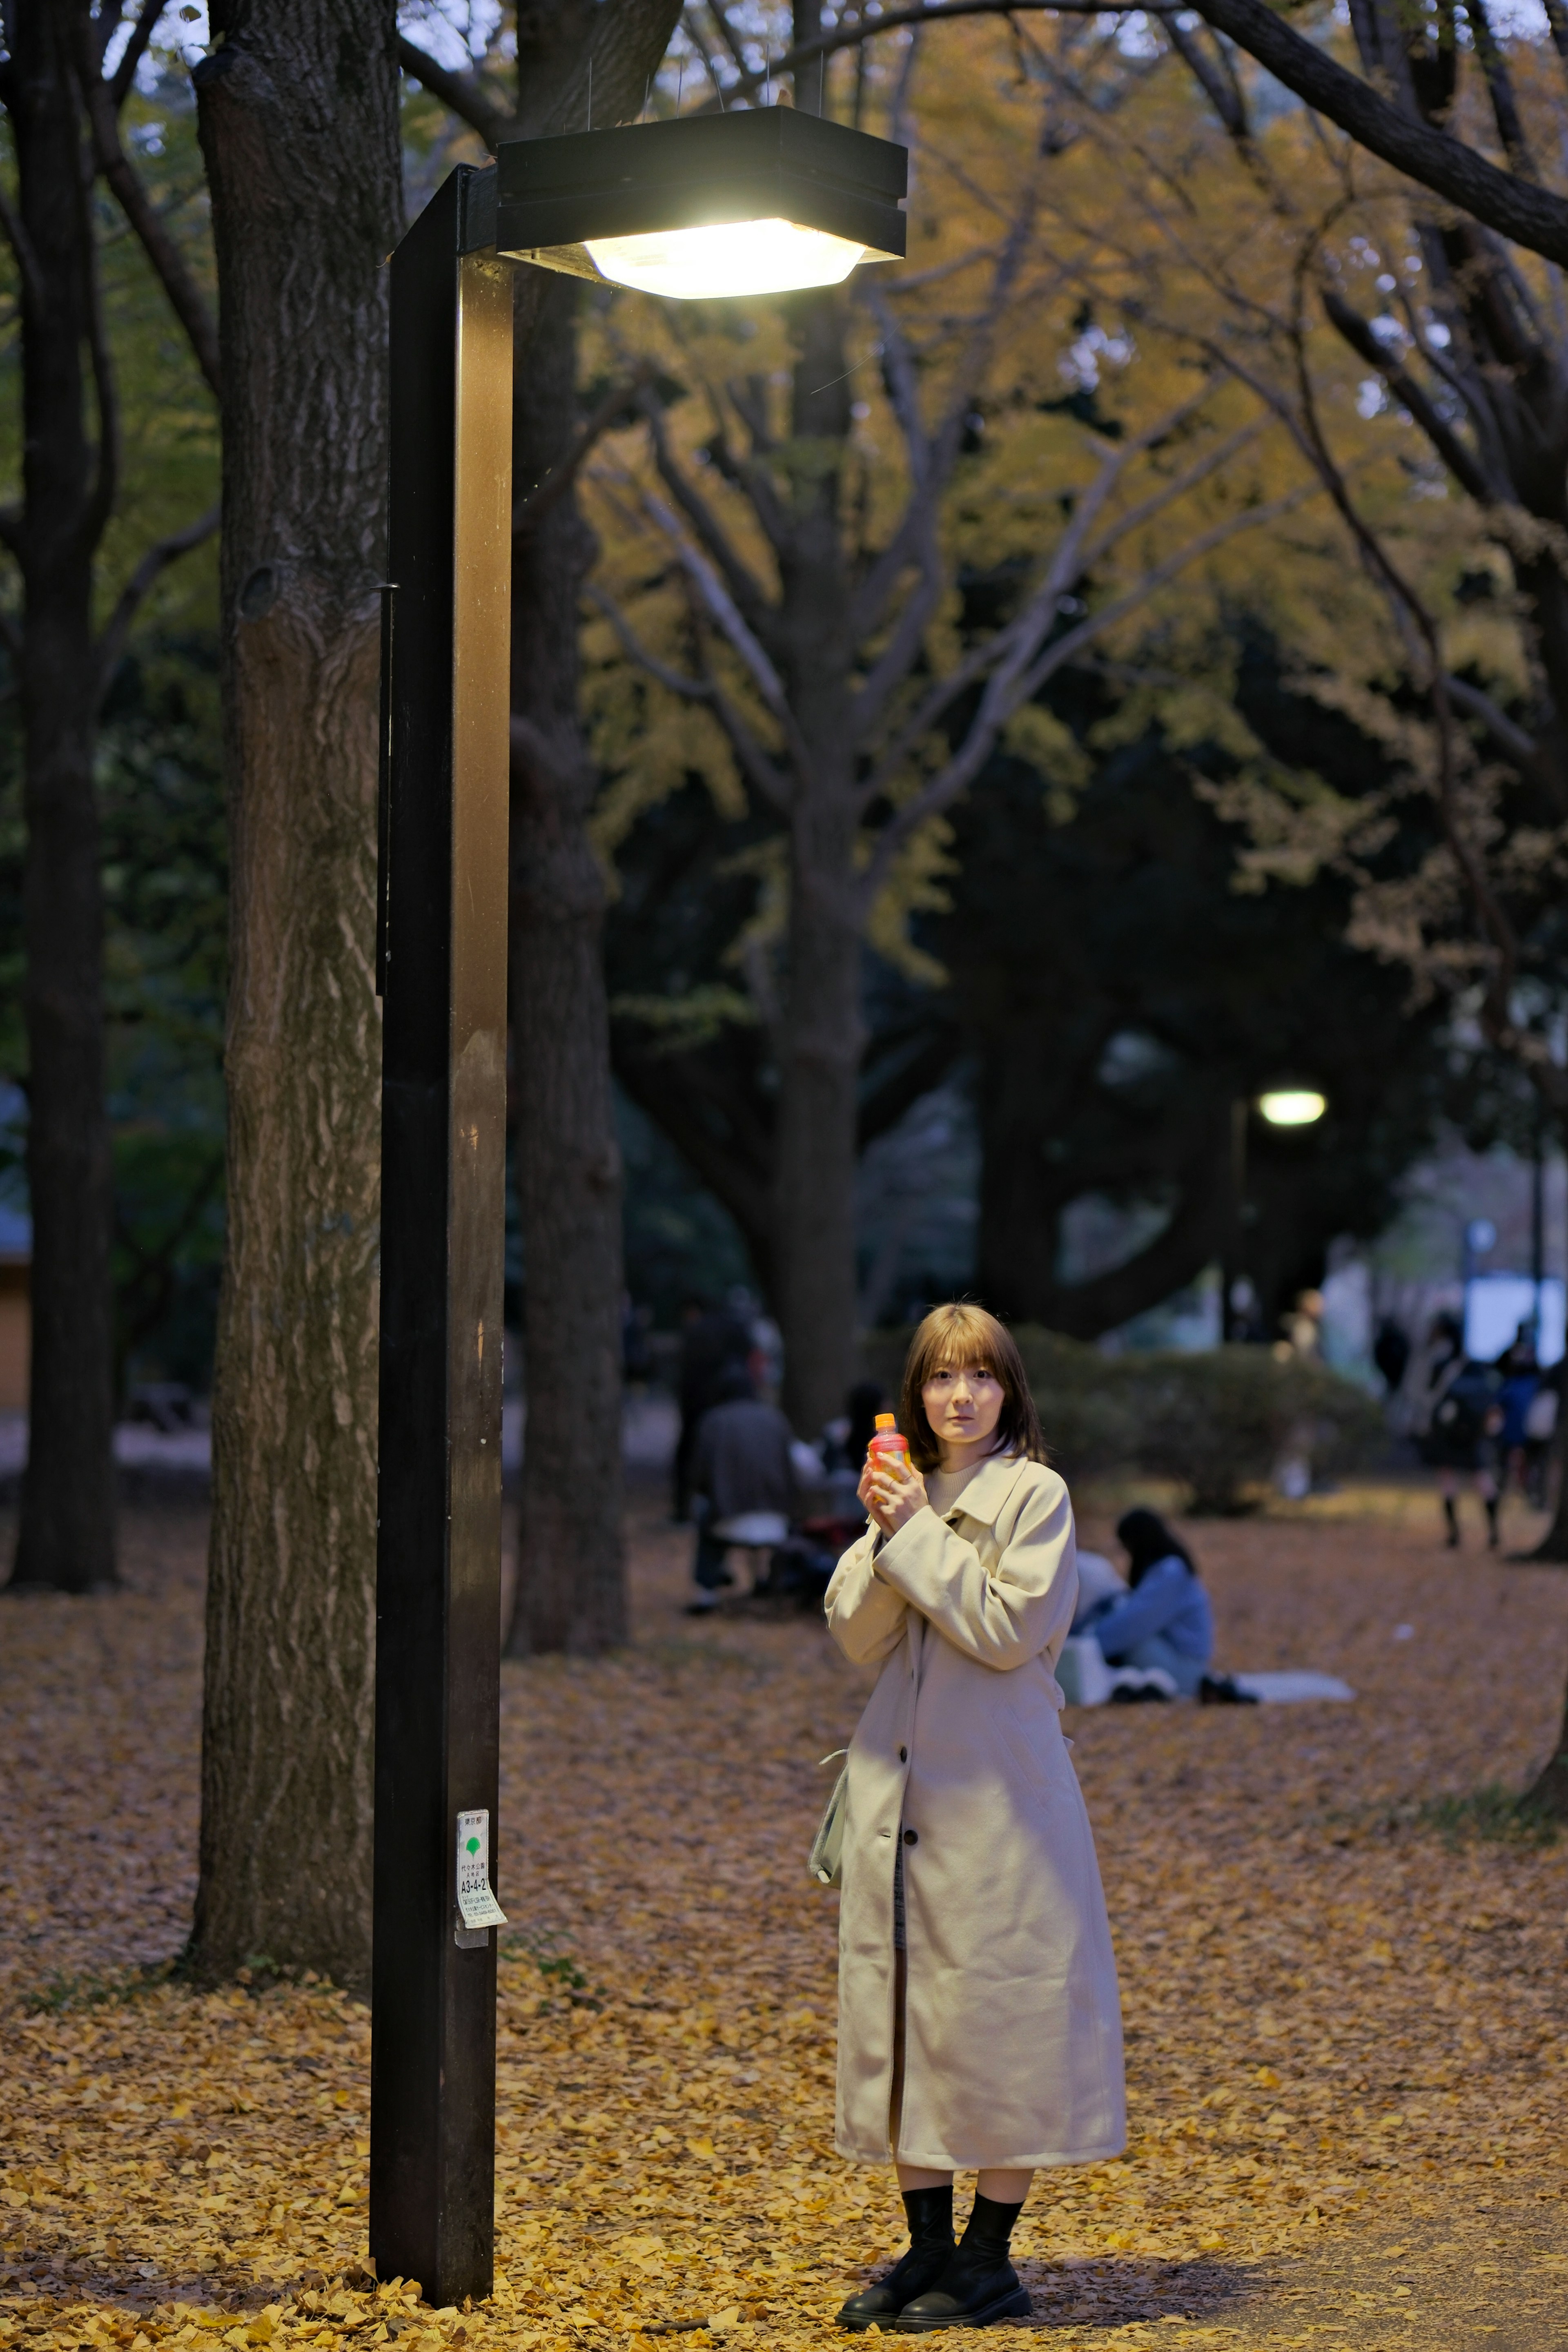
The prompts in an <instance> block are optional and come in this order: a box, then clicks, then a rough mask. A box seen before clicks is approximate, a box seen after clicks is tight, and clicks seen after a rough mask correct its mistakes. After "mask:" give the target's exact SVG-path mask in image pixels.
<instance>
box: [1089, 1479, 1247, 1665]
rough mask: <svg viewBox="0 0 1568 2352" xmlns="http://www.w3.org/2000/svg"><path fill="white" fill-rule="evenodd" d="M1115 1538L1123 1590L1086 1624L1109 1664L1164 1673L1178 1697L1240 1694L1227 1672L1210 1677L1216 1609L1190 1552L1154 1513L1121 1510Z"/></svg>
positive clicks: (1156, 1513)
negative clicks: (1123, 1560) (1123, 1561)
mask: <svg viewBox="0 0 1568 2352" xmlns="http://www.w3.org/2000/svg"><path fill="white" fill-rule="evenodd" d="M1116 1541H1117V1542H1118V1543H1119V1544H1120V1545H1121V1546H1122V1549H1123V1550H1124V1552H1125V1553H1126V1555H1127V1563H1128V1566H1127V1585H1128V1591H1127V1596H1126V1599H1125V1600H1124V1601H1113V1603H1112V1605H1111V1607H1110V1608H1109V1609H1108V1610H1106V1611H1105V1612H1104V1613H1103V1615H1100V1616H1097V1617H1095V1618H1094V1620H1093V1622H1092V1624H1091V1625H1090V1627H1089V1631H1090V1632H1091V1633H1092V1634H1093V1636H1094V1639H1095V1640H1096V1641H1097V1642H1098V1643H1099V1644H1100V1647H1101V1650H1102V1652H1103V1654H1104V1658H1105V1663H1106V1664H1107V1665H1111V1666H1135V1667H1136V1668H1137V1669H1138V1670H1139V1671H1140V1672H1141V1673H1143V1674H1151V1673H1154V1672H1155V1671H1157V1672H1159V1673H1161V1674H1166V1675H1169V1676H1170V1679H1171V1681H1172V1682H1173V1683H1174V1685H1176V1691H1177V1693H1178V1694H1179V1696H1181V1697H1183V1698H1199V1699H1203V1700H1205V1701H1206V1702H1213V1701H1218V1700H1231V1701H1236V1700H1244V1697H1245V1695H1244V1694H1243V1693H1242V1692H1241V1691H1239V1689H1238V1688H1237V1686H1236V1685H1235V1684H1234V1683H1233V1682H1232V1681H1231V1680H1230V1677H1229V1676H1228V1675H1211V1674H1210V1673H1209V1671H1208V1665H1209V1661H1210V1659H1211V1658H1212V1657H1213V1655H1214V1612H1213V1610H1212V1609H1211V1608H1210V1607H1209V1605H1208V1595H1207V1592H1206V1591H1204V1589H1203V1586H1202V1584H1201V1582H1200V1581H1199V1580H1198V1573H1197V1562H1196V1561H1195V1560H1194V1559H1193V1556H1192V1554H1191V1552H1189V1551H1188V1549H1186V1545H1185V1544H1184V1543H1182V1542H1181V1541H1180V1539H1179V1538H1177V1537H1176V1536H1174V1535H1173V1534H1172V1533H1171V1531H1170V1529H1169V1528H1167V1527H1166V1523H1165V1521H1164V1519H1162V1518H1161V1517H1160V1516H1159V1514H1158V1512H1156V1511H1145V1510H1133V1511H1127V1512H1124V1515H1123V1517H1121V1518H1120V1519H1119V1520H1118V1521H1117V1523H1116Z"/></svg>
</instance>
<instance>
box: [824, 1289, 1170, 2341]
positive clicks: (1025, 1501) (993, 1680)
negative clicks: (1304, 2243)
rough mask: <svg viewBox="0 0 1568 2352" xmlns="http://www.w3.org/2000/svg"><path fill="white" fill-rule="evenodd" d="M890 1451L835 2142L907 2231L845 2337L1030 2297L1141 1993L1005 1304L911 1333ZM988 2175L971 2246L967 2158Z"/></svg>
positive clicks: (1110, 2095)
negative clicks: (879, 2181)
mask: <svg viewBox="0 0 1568 2352" xmlns="http://www.w3.org/2000/svg"><path fill="white" fill-rule="evenodd" d="M900 1419H901V1423H902V1426H903V1428H904V1433H905V1434H906V1436H907V1438H908V1443H909V1447H910V1455H911V1461H910V1464H909V1465H902V1464H901V1463H900V1462H899V1461H898V1458H897V1457H896V1456H894V1457H893V1459H892V1463H891V1465H889V1461H888V1457H887V1456H885V1455H884V1456H880V1457H873V1461H872V1462H870V1463H868V1465H867V1469H866V1473H865V1475H864V1477H863V1478H862V1485H861V1492H862V1500H863V1501H864V1502H865V1504H866V1507H867V1509H868V1511H869V1512H870V1514H871V1518H872V1524H871V1526H870V1527H869V1528H867V1531H866V1533H865V1535H864V1536H862V1538H861V1540H860V1541H859V1542H858V1543H857V1544H855V1545H854V1546H853V1547H852V1549H851V1550H849V1551H848V1552H846V1553H845V1554H844V1557H843V1558H842V1559H841V1561H840V1562H839V1565H838V1568H837V1570H836V1571H835V1573H834V1576H833V1580H832V1582H831V1584H830V1585H829V1587H828V1593H827V1604H826V1605H827V1612H828V1623H829V1625H830V1627H831V1631H832V1633H833V1637H834V1639H835V1640H836V1641H837V1643H838V1644H839V1646H840V1648H841V1650H842V1651H843V1653H844V1654H845V1656H846V1657H848V1658H851V1659H852V1660H853V1661H854V1662H855V1663H856V1664H862V1665H880V1667H881V1669H882V1671H881V1673H880V1675H878V1677H877V1682H876V1687H875V1689H874V1690H873V1693H872V1696H871V1698H870V1700H869V1701H868V1703H867V1706H866V1709H865V1712H864V1714H863V1715H862V1717H861V1720H860V1724H859V1727H858V1728H857V1729H856V1731H855V1735H854V1738H853V1740H852V1743H851V1747H850V1751H849V1794H848V1805H847V1810H846V1815H845V1825H844V1847H843V1873H842V1887H843V1892H842V1902H841V1911H840V1924H839V2067H838V2131H837V2144H838V2147H839V2151H840V2153H841V2155H843V2156H846V2157H850V2158H854V2159H856V2160H858V2161H859V2162H862V2163H865V2164H884V2163H886V2162H887V2160H888V2158H889V2157H890V2156H891V2157H892V2158H893V2159H894V2162H895V2164H896V2166H897V2171H898V2181H899V2187H900V2189H901V2190H902V2191H903V2193H904V2207H905V2211H906V2213H907V2216H908V2220H909V2226H910V2241H911V2242H910V2249H909V2252H907V2253H906V2254H905V2255H904V2259H903V2260H902V2261H901V2262H900V2263H898V2264H897V2266H896V2267H895V2269H894V2271H893V2273H892V2274H891V2275H890V2276H889V2277H887V2278H885V2279H883V2281H881V2282H880V2283H879V2284H876V2285H873V2286H872V2287H869V2288H867V2289H866V2290H865V2291H864V2292H863V2293H862V2294H858V2295H855V2296H852V2298H851V2300H850V2301H849V2302H848V2303H847V2304H846V2305H844V2307H843V2309H842V2311H841V2313H840V2315H839V2317H840V2323H841V2326H845V2327H849V2328H864V2327H868V2326H872V2325H873V2323H875V2324H876V2325H877V2326H881V2327H883V2328H886V2327H890V2326H891V2327H897V2328H900V2329H902V2330H904V2331H905V2332H911V2333H921V2332H925V2330H928V2329H933V2328H937V2327H947V2326H969V2327H974V2326H986V2325H987V2324H988V2323H989V2322H990V2321H992V2320H997V2319H1004V2318H1015V2317H1019V2316H1021V2315H1024V2314H1027V2312H1028V2311H1029V2309H1030V2300H1029V2295H1028V2293H1027V2291H1026V2290H1025V2289H1024V2288H1023V2287H1022V2286H1021V2285H1020V2284H1019V2278H1018V2274H1017V2273H1016V2272H1015V2271H1014V2270H1013V2268H1012V2266H1011V2263H1010V2262H1009V2256H1008V2244H1009V2237H1010V2234H1011V2231H1012V2225H1013V2223H1014V2221H1016V2220H1017V2218H1018V2215H1019V2211H1020V2210H1022V2205H1023V2200H1024V2199H1025V2197H1026V2196H1027V2195H1028V2192H1029V2184H1030V2177H1031V2175H1032V2173H1033V2171H1034V2168H1035V2167H1036V2166H1037V2165H1045V2164H1090V2163H1094V2162H1098V2161H1100V2160H1101V2159H1103V2158H1106V2157H1111V2156H1114V2155H1116V2154H1118V2153H1119V2151H1120V2150H1121V2148H1122V2147H1123V2146H1124V2142H1125V2137H1126V2118H1125V2101H1124V2088H1123V2077H1122V2032H1121V2011H1120V2005H1119V2001H1118V1998H1117V1990H1116V1967H1115V1960H1114V1957H1113V1952H1112V1948H1111V1932H1110V1927H1109V1924H1108V1922H1107V1919H1106V1916H1105V1904H1104V1898H1103V1895H1102V1893H1101V1889H1100V1874H1099V1870H1098V1867H1097V1864H1096V1863H1095V1858H1094V1843H1093V1838H1092V1834H1091V1832H1090V1828H1089V1820H1088V1815H1087V1813H1086V1812H1085V1811H1084V1807H1083V1800H1082V1796H1081V1795H1080V1793H1079V1788H1078V1780H1077V1777H1076V1775H1075V1773H1074V1772H1073V1769H1072V1765H1071V1760H1070V1759H1069V1756H1068V1752H1067V1743H1066V1741H1065V1740H1064V1739H1063V1738H1062V1734H1061V1715H1060V1710H1061V1705H1062V1697H1061V1690H1060V1689H1059V1687H1058V1685H1057V1683H1056V1679H1055V1676H1054V1675H1053V1673H1052V1671H1051V1669H1052V1667H1053V1665H1054V1664H1055V1662H1056V1659H1057V1657H1058V1656H1059V1654H1060V1653H1061V1644H1062V1643H1063V1642H1064V1641H1065V1639H1066V1638H1067V1633H1068V1630H1069V1628H1070V1626H1071V1622H1072V1612H1073V1604H1074V1600H1075V1596H1076V1592H1077V1585H1078V1573H1077V1568H1076V1565H1075V1557H1074V1546H1073V1532H1072V1507H1071V1503H1070V1502H1069V1500H1068V1496H1067V1489H1066V1487H1065V1486H1063V1484H1062V1482H1061V1479H1060V1478H1059V1477H1058V1476H1057V1475H1056V1473H1055V1472H1054V1471H1053V1470H1051V1469H1049V1468H1047V1467H1046V1465H1044V1463H1043V1462H1042V1461H1041V1460H1040V1454H1042V1453H1043V1451H1044V1448H1043V1446H1042V1444H1041V1443H1040V1428H1039V1423H1038V1422H1037V1421H1036V1418H1035V1412H1034V1406H1033V1402H1032V1400H1031V1399H1030V1393H1029V1387H1028V1382H1027V1380H1026V1377H1025V1374H1024V1369H1023V1364H1022V1361H1021V1360H1020V1358H1019V1354H1018V1350H1017V1349H1016V1348H1015V1347H1014V1345H1013V1342H1012V1340H1011V1339H1010V1338H1009V1335H1008V1333H1007V1332H1006V1331H1005V1330H1004V1329H1003V1328H1002V1326H1001V1325H1000V1324H999V1323H998V1322H997V1321H996V1320H995V1318H993V1317H991V1316H989V1315H987V1314H985V1313H984V1312H983V1311H982V1310H981V1309H979V1308H977V1307H938V1308H936V1311H935V1312H934V1313H933V1314H931V1315H928V1316H927V1317H926V1318H925V1322H924V1323H923V1324H922V1325H921V1327H920V1328H919V1330H918V1331H917V1332H916V1333H915V1339H914V1342H913V1344H912V1346H911V1349H910V1353H909V1361H908V1364H907V1366H906V1368H905V1372H904V1395H903V1400H902V1409H901V1414H900ZM959 2166H963V2167H968V2166H974V2167H976V2168H977V2169H978V2172H979V2182H978V2186H977V2191H976V2197H975V2204H974V2210H973V2211H972V2213H971V2215H970V2217H969V2222H968V2226H967V2229H966V2231H965V2233H964V2238H963V2242H962V2243H961V2244H959V2245H957V2246H955V2243H954V2239H953V2179H952V2176H953V2172H954V2168H956V2167H959Z"/></svg>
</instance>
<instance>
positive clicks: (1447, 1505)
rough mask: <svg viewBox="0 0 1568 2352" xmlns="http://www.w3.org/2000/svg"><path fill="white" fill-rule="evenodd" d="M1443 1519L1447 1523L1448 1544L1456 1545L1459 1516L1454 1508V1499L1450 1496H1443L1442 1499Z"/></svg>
mask: <svg viewBox="0 0 1568 2352" xmlns="http://www.w3.org/2000/svg"><path fill="white" fill-rule="evenodd" d="M1443 1517H1445V1518H1446V1519H1447V1520H1448V1541H1449V1542H1450V1543H1458V1540H1459V1515H1458V1511H1457V1510H1456V1509H1455V1508H1454V1498H1453V1496H1452V1495H1445V1496H1444V1497H1443Z"/></svg>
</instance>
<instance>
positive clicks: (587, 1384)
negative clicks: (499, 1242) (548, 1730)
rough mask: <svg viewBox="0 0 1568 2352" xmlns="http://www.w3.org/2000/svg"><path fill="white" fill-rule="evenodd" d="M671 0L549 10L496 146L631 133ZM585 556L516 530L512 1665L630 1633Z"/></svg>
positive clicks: (560, 339) (568, 537)
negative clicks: (517, 1443)
mask: <svg viewBox="0 0 1568 2352" xmlns="http://www.w3.org/2000/svg"><path fill="white" fill-rule="evenodd" d="M678 14H679V0H611V5H607V6H603V7H600V8H592V7H590V6H588V5H585V0H557V5H555V6H554V7H553V9H552V10H551V11H549V13H547V14H541V15H535V16H533V17H531V18H529V19H528V22H527V23H526V25H525V26H522V28H521V37H520V38H519V45H518V53H517V89H518V106H517V118H516V120H515V121H513V123H512V124H511V125H509V126H508V128H509V130H510V132H511V133H512V135H514V136H516V135H519V134H521V135H525V136H538V134H539V133H540V132H541V131H565V130H568V129H573V128H576V127H578V126H579V125H581V124H583V123H585V122H586V120H587V111H588V104H589V95H590V92H591V93H592V108H593V120H594V122H595V123H596V124H597V125H599V126H600V127H603V126H604V125H606V124H609V123H612V122H624V121H630V120H631V119H632V116H633V115H635V114H636V112H637V111H638V110H639V108H640V107H641V105H642V102H643V92H644V88H645V85H646V81H647V78H648V76H649V75H651V74H652V73H653V72H654V70H655V69H656V68H657V67H658V64H659V60H660V59H661V58H662V57H663V56H664V49H665V47H666V46H667V44H668V41H669V37H670V34H671V31H672V30H673V28H674V23H675V20H676V17H677V16H678ZM576 299H577V288H576V285H575V283H574V282H573V281H571V280H570V279H566V280H562V279H558V278H551V277H549V275H548V274H547V273H546V272H545V271H543V270H532V271H525V272H523V273H522V274H521V276H520V277H519V279H518V283H517V371H516V378H515V382H516V386H517V391H516V397H515V409H514V428H513V451H512V481H513V487H514V495H515V497H516V498H517V500H518V501H519V504H521V503H522V502H525V501H526V500H527V499H528V495H529V493H530V492H531V491H533V490H535V489H537V488H538V486H539V485H540V484H542V483H544V482H545V481H546V480H547V479H548V478H549V476H550V475H551V474H552V473H553V472H554V470H555V468H556V467H558V466H559V464H560V463H561V461H562V459H563V458H564V457H566V456H567V454H568V452H569V451H570V448H571V446H572V444H573V441H574V439H575V437H576V434H577V430H578V399H577V332H576V324H575V320H576ZM594 553H595V549H594V542H593V537H592V533H591V531H590V530H589V529H588V526H587V524H586V523H585V522H584V521H583V520H582V516H581V513H580V509H579V508H578V504H577V500H576V498H575V496H574V494H573V493H572V491H571V490H570V488H569V489H568V490H567V491H566V492H565V493H564V495H562V496H560V497H556V498H552V499H551V501H550V503H549V505H548V507H545V508H541V509H540V510H539V512H538V518H537V522H536V521H534V520H530V519H529V518H528V517H526V516H525V518H524V520H523V522H522V527H521V528H520V529H519V530H518V533H517V540H516V542H515V545H514V549H513V561H512V709H513V712H514V714H515V715H514V720H513V729H512V793H511V822H512V843H511V870H512V923H511V940H510V950H509V962H510V994H511V1021H512V1038H513V1054H514V1062H515V1066H516V1076H517V1089H516V1102H517V1163H516V1164H517V1191H518V1206H519V1211H520V1215H521V1223H522V1233H523V1283H524V1288H523V1376H524V1382H525V1386H526V1391H527V1399H528V1425H527V1436H526V1439H525V1442H524V1446H523V1492H522V1505H521V1510H520V1512H519V1516H518V1527H517V1607H516V1610H515V1612H514V1614H513V1619H512V1626H511V1633H510V1635H509V1637H508V1649H509V1651H510V1653H511V1654H512V1655H514V1656H528V1655H529V1654H532V1653H533V1652H536V1651H546V1650H567V1651H573V1652H579V1653H589V1652H592V1651H596V1650H602V1649H606V1648H608V1647H610V1646H612V1644H614V1643H618V1642H622V1641H624V1639H625V1637H626V1587H625V1559H624V1553H623V1549H622V1534H621V1506H622V1469H621V1298H622V1244H621V1150H620V1146H619V1144H618V1142H617V1140H616V1136H615V1114H614V1106H613V1103H612V1097H611V1090H610V1018H609V1011H608V1007H607V1003H606V998H605V988H604V955H603V934H604V883H603V877H602V876H601V872H600V868H599V861H598V858H597V856H595V854H594V850H593V845H592V843H591V841H590V839H589V835H588V818H589V813H590V810H591V807H592V803H593V795H594V792H595V789H596V787H597V784H598V775H597V772H596V771H595V769H594V765H593V761H592V757H591V753H590V751H589V747H588V743H587V740H586V738H585V737H584V734H583V731H582V724H581V720H580V717H579V715H578V679H579V671H580V660H579V653H578V623H579V604H580V596H581V592H582V583H583V582H584V580H585V578H586V577H587V574H588V571H589V567H590V565H591V563H592V562H593V558H594Z"/></svg>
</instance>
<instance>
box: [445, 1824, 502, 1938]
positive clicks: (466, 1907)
mask: <svg viewBox="0 0 1568 2352" xmlns="http://www.w3.org/2000/svg"><path fill="white" fill-rule="evenodd" d="M457 1908H458V1909H459V1911H461V1913H462V1914H463V1925H464V1926H465V1927H505V1926H506V1924H507V1915H506V1913H505V1912H504V1911H503V1910H502V1908H501V1906H500V1905H499V1904H498V1903H497V1900H496V1898H495V1896H494V1895H492V1894H491V1892H490V1816H489V1814H488V1812H477V1813H459V1814H458V1816H457Z"/></svg>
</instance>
